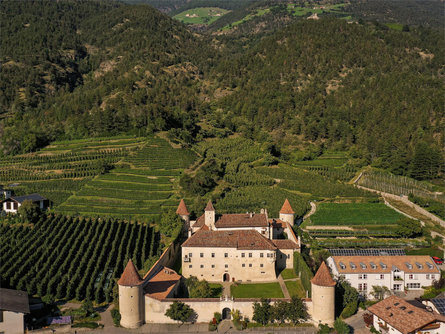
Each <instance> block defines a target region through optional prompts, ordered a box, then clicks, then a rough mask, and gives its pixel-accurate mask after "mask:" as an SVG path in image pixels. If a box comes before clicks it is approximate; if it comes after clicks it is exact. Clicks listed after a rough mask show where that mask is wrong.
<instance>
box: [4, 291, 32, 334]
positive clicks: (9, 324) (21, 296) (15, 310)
mask: <svg viewBox="0 0 445 334" xmlns="http://www.w3.org/2000/svg"><path fill="white" fill-rule="evenodd" d="M28 313H29V301H28V294H27V293H26V292H24V291H18V290H11V289H1V288H0V333H4V334H23V333H24V332H25V314H28Z"/></svg>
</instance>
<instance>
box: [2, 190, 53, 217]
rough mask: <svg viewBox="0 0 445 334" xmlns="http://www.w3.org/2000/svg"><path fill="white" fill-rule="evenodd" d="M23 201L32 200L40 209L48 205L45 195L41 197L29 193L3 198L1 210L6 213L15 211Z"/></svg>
mask: <svg viewBox="0 0 445 334" xmlns="http://www.w3.org/2000/svg"><path fill="white" fill-rule="evenodd" d="M24 201H32V202H33V203H34V204H36V205H37V206H38V207H39V208H40V209H41V210H45V209H46V208H47V207H48V200H47V199H46V198H45V197H42V196H40V195H39V194H31V195H25V196H12V197H9V198H7V199H5V200H3V201H2V208H3V211H5V212H6V213H17V211H18V210H19V207H20V206H21V205H22V204H23V202H24Z"/></svg>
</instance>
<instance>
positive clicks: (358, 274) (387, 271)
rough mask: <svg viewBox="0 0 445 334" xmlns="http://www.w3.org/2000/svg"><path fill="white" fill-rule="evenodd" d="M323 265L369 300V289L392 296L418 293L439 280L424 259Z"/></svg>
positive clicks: (337, 260) (359, 259)
mask: <svg viewBox="0 0 445 334" xmlns="http://www.w3.org/2000/svg"><path fill="white" fill-rule="evenodd" d="M326 262H327V264H328V266H329V267H330V269H331V271H332V273H333V275H334V277H340V276H342V277H343V278H344V279H346V280H347V281H348V282H349V283H350V284H351V286H352V287H354V288H356V289H357V290H358V291H359V292H360V293H362V294H364V295H367V296H371V295H370V293H371V292H372V287H373V286H385V287H387V288H388V289H389V290H391V291H395V292H397V291H405V290H420V289H422V287H424V286H430V285H431V284H432V283H433V281H434V280H438V279H439V278H440V270H439V268H437V265H436V264H435V263H434V261H433V260H432V259H431V257H430V256H425V255H403V256H331V257H329V258H328V259H327V261H326Z"/></svg>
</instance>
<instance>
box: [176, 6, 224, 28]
mask: <svg viewBox="0 0 445 334" xmlns="http://www.w3.org/2000/svg"><path fill="white" fill-rule="evenodd" d="M228 12H229V11H228V10H226V9H222V8H217V7H200V8H193V9H189V10H186V11H184V12H182V13H179V14H178V15H175V16H173V18H175V19H176V20H178V21H181V22H182V23H185V24H210V23H213V22H215V21H216V20H218V19H219V18H220V17H221V16H223V15H225V14H227V13H228Z"/></svg>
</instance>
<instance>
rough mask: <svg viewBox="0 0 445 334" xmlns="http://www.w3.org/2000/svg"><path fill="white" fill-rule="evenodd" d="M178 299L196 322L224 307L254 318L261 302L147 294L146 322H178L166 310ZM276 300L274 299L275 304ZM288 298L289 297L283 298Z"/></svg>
mask: <svg viewBox="0 0 445 334" xmlns="http://www.w3.org/2000/svg"><path fill="white" fill-rule="evenodd" d="M175 300H178V301H181V302H183V303H185V304H187V305H189V306H190V307H191V308H192V309H193V310H194V311H195V312H196V314H197V318H196V319H195V321H196V322H201V323H205V322H210V321H211V320H212V319H213V314H214V313H215V312H219V313H221V314H222V312H223V309H225V308H229V309H230V310H239V311H240V312H241V316H242V317H247V318H249V319H250V320H252V317H253V304H254V303H255V302H260V300H259V299H247V298H240V299H234V300H231V299H227V300H225V299H222V300H221V299H219V298H196V299H192V298H191V299H165V300H156V299H153V298H150V297H148V296H145V322H146V323H177V322H176V321H174V320H172V319H170V318H168V317H167V316H166V315H165V312H166V311H167V309H168V308H169V307H170V305H171V304H172V303H173V301H175ZM276 300H278V299H275V300H272V301H271V304H273V303H274V302H275V301H276ZM281 300H286V301H288V300H287V299H281ZM305 303H306V306H307V308H308V311H309V314H311V310H312V307H311V301H305Z"/></svg>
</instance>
